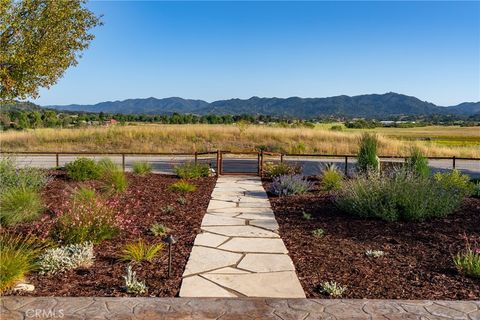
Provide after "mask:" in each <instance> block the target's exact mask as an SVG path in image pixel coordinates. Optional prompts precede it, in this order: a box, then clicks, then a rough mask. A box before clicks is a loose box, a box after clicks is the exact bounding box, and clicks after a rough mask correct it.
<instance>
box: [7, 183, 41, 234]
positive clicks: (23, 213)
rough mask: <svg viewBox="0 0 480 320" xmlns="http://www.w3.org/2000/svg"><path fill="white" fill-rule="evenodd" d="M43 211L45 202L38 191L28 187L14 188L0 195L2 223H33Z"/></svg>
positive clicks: (8, 224) (9, 224)
mask: <svg viewBox="0 0 480 320" xmlns="http://www.w3.org/2000/svg"><path fill="white" fill-rule="evenodd" d="M42 211H43V202H42V198H41V196H40V194H39V193H38V191H36V190H34V189H30V188H27V187H13V188H9V189H7V190H6V191H4V192H3V193H2V194H1V195H0V223H1V224H2V225H7V226H11V225H15V224H17V223H21V222H26V221H33V220H35V219H37V218H38V217H39V216H40V214H41V213H42Z"/></svg>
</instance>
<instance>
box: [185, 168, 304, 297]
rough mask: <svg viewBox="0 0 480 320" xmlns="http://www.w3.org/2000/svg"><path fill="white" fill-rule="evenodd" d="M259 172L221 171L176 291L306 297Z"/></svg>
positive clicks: (187, 294) (196, 294) (201, 294)
mask: <svg viewBox="0 0 480 320" xmlns="http://www.w3.org/2000/svg"><path fill="white" fill-rule="evenodd" d="M278 228H279V227H278V223H277V221H276V220H275V215H274V213H273V210H272V208H271V206H270V201H269V199H268V196H267V193H266V192H265V189H264V188H263V185H262V181H261V179H260V178H259V177H252V176H221V177H219V178H218V179H217V183H216V185H215V188H214V190H213V192H212V196H211V200H210V203H209V205H208V209H207V213H206V214H205V216H204V218H203V220H202V225H201V230H202V231H201V233H200V234H198V235H197V237H196V239H195V242H194V246H193V249H192V252H191V253H190V257H189V260H188V262H187V265H186V267H185V271H184V273H183V281H182V285H181V288H180V297H268V298H305V292H304V291H303V288H302V285H301V284H300V281H299V280H298V277H297V274H296V272H295V267H294V265H293V262H292V259H291V258H290V257H289V256H288V251H287V248H286V247H285V244H284V243H283V240H282V239H281V238H280V236H279V233H278Z"/></svg>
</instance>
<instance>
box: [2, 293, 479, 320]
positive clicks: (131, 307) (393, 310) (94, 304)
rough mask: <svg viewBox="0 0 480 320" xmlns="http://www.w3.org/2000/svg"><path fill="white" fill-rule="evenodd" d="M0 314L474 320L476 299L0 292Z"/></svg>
mask: <svg viewBox="0 0 480 320" xmlns="http://www.w3.org/2000/svg"><path fill="white" fill-rule="evenodd" d="M0 300H1V304H0V318H1V319H2V320H20V319H75V320H93V319H96V320H110V319H116V320H122V319H125V320H126V319H129V320H157V319H159V320H160V319H162V320H163V319H176V320H178V319H222V320H243V319H259V320H260V319H275V320H314V319H329V320H335V319H349V320H350V319H358V320H363V319H365V320H368V319H383V320H394V319H412V320H413V319H418V320H447V319H463V320H479V319H480V301H412V300H410V301H409V300H340V299H338V300H320V299H263V298H236V299H230V298H91V297H78V298H66V297H56V298H48V297H2V298H0Z"/></svg>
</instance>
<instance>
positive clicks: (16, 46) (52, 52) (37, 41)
mask: <svg viewBox="0 0 480 320" xmlns="http://www.w3.org/2000/svg"><path fill="white" fill-rule="evenodd" d="M84 4H85V0H69V1H50V0H22V1H14V0H0V99H2V100H11V99H15V98H19V99H25V98H27V97H33V98H36V97H38V89H39V88H40V87H45V88H49V87H50V86H52V85H53V84H55V83H56V82H57V81H58V79H59V78H60V77H61V76H62V75H63V73H64V72H65V70H66V69H67V68H69V67H71V66H74V65H76V64H77V62H78V58H79V57H80V56H81V55H80V53H81V52H82V51H83V50H85V49H86V48H87V47H88V45H89V43H90V41H91V40H92V39H93V38H94V35H93V34H91V33H89V30H90V29H92V28H93V27H95V26H97V25H99V24H101V22H100V20H99V18H98V17H96V16H95V15H94V14H93V13H92V12H90V11H89V10H87V9H86V8H85V7H84Z"/></svg>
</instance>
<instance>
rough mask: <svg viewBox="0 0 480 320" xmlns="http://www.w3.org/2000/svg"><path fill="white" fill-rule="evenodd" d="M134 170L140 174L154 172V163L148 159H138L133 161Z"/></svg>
mask: <svg viewBox="0 0 480 320" xmlns="http://www.w3.org/2000/svg"><path fill="white" fill-rule="evenodd" d="M133 172H134V173H136V174H139V175H145V174H148V173H151V172H152V165H151V164H150V163H148V162H146V161H137V162H134V163H133Z"/></svg>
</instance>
